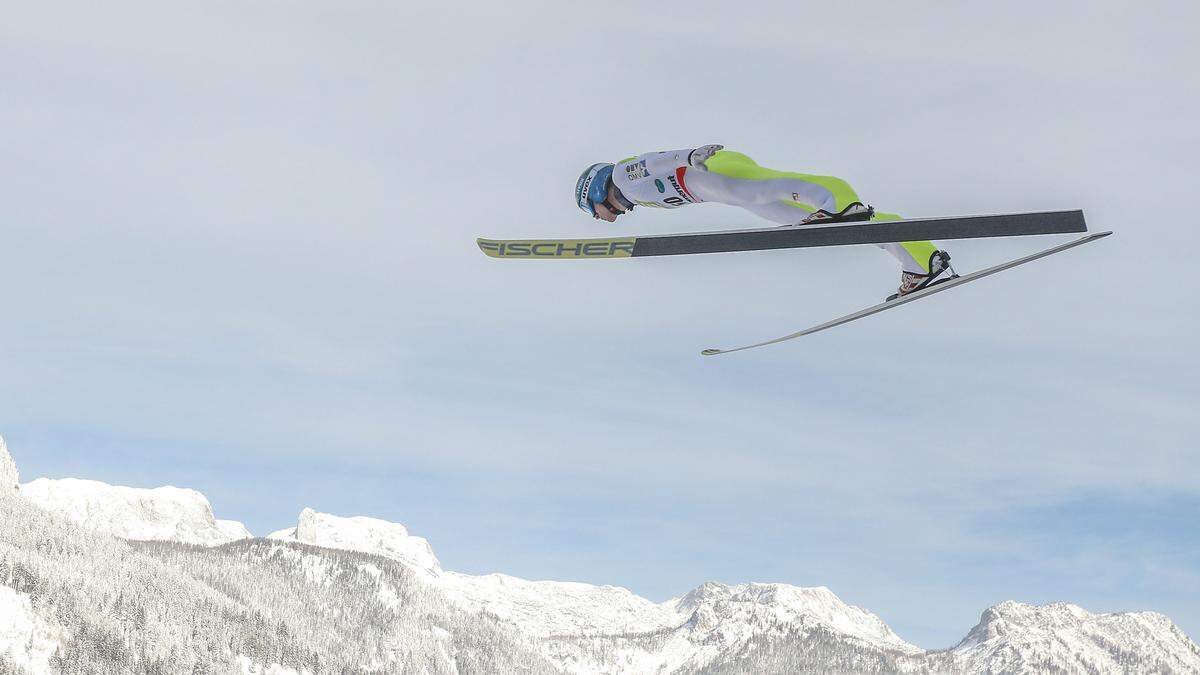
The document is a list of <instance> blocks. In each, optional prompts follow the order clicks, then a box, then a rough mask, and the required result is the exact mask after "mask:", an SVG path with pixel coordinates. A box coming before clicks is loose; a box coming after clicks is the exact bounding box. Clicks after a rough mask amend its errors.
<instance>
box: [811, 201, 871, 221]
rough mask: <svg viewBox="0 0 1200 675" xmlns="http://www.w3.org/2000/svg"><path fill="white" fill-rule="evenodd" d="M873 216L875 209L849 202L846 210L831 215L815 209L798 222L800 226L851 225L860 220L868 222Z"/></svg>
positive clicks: (860, 203) (823, 210)
mask: <svg viewBox="0 0 1200 675" xmlns="http://www.w3.org/2000/svg"><path fill="white" fill-rule="evenodd" d="M874 215H875V207H873V206H867V205H866V204H863V203H862V202H851V203H850V204H849V205H847V206H846V208H844V209H842V210H841V211H838V212H837V213H831V212H829V211H826V210H825V209H817V210H816V211H813V212H812V213H810V214H808V217H807V218H805V219H804V220H802V221H800V223H799V224H800V225H814V224H819V225H825V224H830V223H853V222H858V221H862V220H870V219H871V218H872V217H874Z"/></svg>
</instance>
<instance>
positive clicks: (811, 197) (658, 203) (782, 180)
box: [612, 148, 937, 274]
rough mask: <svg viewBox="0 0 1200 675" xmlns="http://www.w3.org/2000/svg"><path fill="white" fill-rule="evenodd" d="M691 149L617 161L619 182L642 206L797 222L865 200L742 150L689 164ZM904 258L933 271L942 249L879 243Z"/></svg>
mask: <svg viewBox="0 0 1200 675" xmlns="http://www.w3.org/2000/svg"><path fill="white" fill-rule="evenodd" d="M691 153H692V150H691V149H690V148H688V149H684V150H674V151H671V152H651V153H647V154H645V155H639V156H637V157H630V158H628V159H623V160H621V161H620V162H617V164H616V166H615V167H613V174H612V178H613V183H614V184H615V185H616V186H617V187H618V188H619V189H620V190H621V192H622V194H624V195H625V198H626V199H628V200H629V201H631V202H633V203H634V204H638V205H640V206H650V207H656V208H668V209H670V208H677V207H680V206H687V205H688V204H699V203H701V202H716V203H718V204H729V205H731V206H739V207H741V208H743V209H746V210H747V211H750V212H751V213H754V214H755V215H757V216H760V217H762V218H765V219H767V220H770V221H772V222H776V223H781V224H784V225H795V224H797V223H799V222H800V221H801V220H804V218H805V217H806V216H808V215H809V214H810V213H812V212H814V211H816V210H817V209H825V210H826V211H829V212H831V213H837V212H838V211H841V210H842V209H844V208H845V207H846V206H848V205H849V204H851V203H853V202H857V201H861V200H860V199H859V198H858V195H857V194H856V193H855V192H854V188H851V187H850V185H849V184H847V183H846V181H844V180H842V179H840V178H834V177H833V176H814V175H809V174H803V173H792V172H790V171H776V170H774V169H768V168H766V167H762V166H759V165H758V164H757V163H755V161H754V160H753V159H750V158H749V157H747V156H746V155H743V154H742V153H740V152H733V151H731V150H719V151H717V153H716V154H714V155H713V156H712V157H710V158H709V159H708V160H707V161H705V162H704V167H705V168H707V170H705V169H704V168H701V167H698V166H697V167H693V166H689V165H688V157H689V156H690V155H691ZM899 218H900V216H898V215H895V214H891V213H876V214H875V218H874V219H875V220H898V219H899ZM879 247H880V248H882V249H884V250H885V251H887V252H888V253H891V254H892V256H894V257H895V258H896V259H897V260H899V261H900V267H901V268H902V269H903V270H904V271H905V272H914V273H916V274H928V273H929V257H930V256H931V255H932V254H933V252H934V251H936V250H937V247H936V246H934V244H933V243H932V242H928V241H910V242H904V243H898V244H879Z"/></svg>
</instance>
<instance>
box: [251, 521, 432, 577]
mask: <svg viewBox="0 0 1200 675" xmlns="http://www.w3.org/2000/svg"><path fill="white" fill-rule="evenodd" d="M267 538H268V539H278V540H282V541H298V542H300V543H302V544H311V545H313V546H321V547H324V548H336V549H341V550H343V551H359V552H361V553H372V554H374V555H381V556H383V557H385V558H391V559H392V560H396V561H398V562H402V563H404V564H405V565H409V566H411V567H413V568H414V569H416V570H418V571H420V572H423V573H425V574H427V575H429V576H431V577H436V576H439V575H440V574H441V573H442V565H441V563H439V562H438V559H437V556H435V555H434V554H433V549H432V548H431V547H430V546H429V542H427V541H425V540H424V539H422V538H421V537H413V536H410V535H409V534H408V530H407V529H405V527H404V526H403V525H401V524H399V523H390V522H388V521H386V520H379V519H378V518H366V517H363V516H356V517H352V518H341V517H339V516H331V515H329V514H327V513H317V512H316V511H313V510H312V509H307V508H306V509H304V510H303V511H301V512H300V522H299V523H297V525H296V527H294V528H291V529H287V530H279V531H277V532H272V533H271V534H269V535H267Z"/></svg>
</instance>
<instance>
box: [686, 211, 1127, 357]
mask: <svg viewBox="0 0 1200 675" xmlns="http://www.w3.org/2000/svg"><path fill="white" fill-rule="evenodd" d="M1110 234H1112V232H1096V233H1094V234H1089V235H1087V236H1086V237H1081V238H1079V239H1076V240H1074V241H1069V242H1067V243H1065V244H1060V245H1058V246H1054V247H1052V248H1048V249H1046V250H1044V251H1038V252H1037V253H1032V254H1030V255H1027V256H1025V257H1023V258H1016V259H1014V260H1010V261H1008V262H1005V263H1001V264H999V265H996V266H994V267H988V268H987V269H982V270H979V271H978V272H972V273H971V274H966V275H963V276H960V277H953V278H951V279H950V280H948V281H945V282H942V283H940V284H936V285H931V286H928V287H926V288H923V289H921V290H919V291H913V292H912V293H909V294H908V295H904V296H901V297H899V298H896V299H895V300H888V301H886V302H881V303H879V304H878V305H874V306H872V307H868V308H866V309H862V310H859V311H857V312H854V313H853V314H847V315H846V316H843V317H840V318H837V319H834V320H832V321H826V322H825V323H822V324H818V325H816V326H813V327H812V328H806V329H805V330H802V331H800V332H798V333H792V334H790V335H784V336H783V337H778V338H775V339H774V340H767V341H766V342H758V343H755V344H752V345H746V346H744V347H733V348H730V349H705V350H703V351H702V352H700V353H701V354H702V355H704V356H715V355H717V354H729V353H730V352H740V351H743V350H746V349H754V348H755V347H765V346H767V345H773V344H776V343H779V342H785V341H787V340H792V339H795V338H798V337H803V336H805V335H812V334H813V333H818V332H820V331H823V330H825V329H827V328H833V327H834V326H840V325H842V324H845V323H850V322H851V321H856V320H858V319H861V318H863V317H866V316H871V315H872V314H878V313H880V312H883V311H886V310H889V309H891V308H893V307H899V306H900V305H903V304H905V303H909V302H912V301H913V300H920V299H921V298H926V297H929V296H931V295H933V294H934V293H940V292H942V291H948V290H950V289H951V288H954V287H956V286H961V285H963V284H965V283H968V282H971V281H975V280H976V279H982V278H984V277H986V276H991V275H993V274H995V273H997V272H1003V271H1004V270H1007V269H1012V268H1013V267H1016V266H1018V265H1024V264H1025V263H1027V262H1031V261H1033V260H1037V259H1038V258H1045V257H1046V256H1049V255H1054V254H1055V253H1060V252H1062V251H1065V250H1067V249H1069V248H1075V247H1076V246H1081V245H1083V244H1086V243H1088V242H1090V241H1095V240H1097V239H1100V238H1102V237H1107V236H1108V235H1110Z"/></svg>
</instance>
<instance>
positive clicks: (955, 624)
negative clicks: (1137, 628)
mask: <svg viewBox="0 0 1200 675" xmlns="http://www.w3.org/2000/svg"><path fill="white" fill-rule="evenodd" d="M845 4H846V3H827V4H826V6H822V7H813V6H801V5H799V4H797V3H787V2H778V3H757V4H746V3H740V4H733V3H720V2H700V3H689V4H687V5H662V6H658V5H653V4H649V5H648V4H647V3H613V4H610V5H606V6H600V5H584V4H582V3H563V2H550V1H547V2H524V3H516V4H515V5H513V6H511V7H509V6H500V5H492V4H483V3H479V4H476V3H440V4H438V5H436V6H432V5H431V6H428V7H423V8H419V9H414V8H412V7H408V6H403V5H401V4H399V3H390V4H389V3H340V6H339V7H337V8H329V7H322V6H321V5H317V4H313V3H259V4H257V5H252V6H250V7H252V8H248V5H247V3H232V2H228V3H206V4H205V5H203V6H196V7H195V8H193V9H182V8H180V7H178V6H172V7H164V6H162V5H161V3H150V2H145V3H127V2H119V3H109V4H106V5H105V7H104V8H103V9H99V8H86V7H80V6H77V5H75V4H70V5H62V6H58V5H56V4H53V3H38V5H37V6H36V7H34V6H32V5H28V4H26V5H23V6H21V7H14V8H10V9H9V11H7V12H6V19H5V21H4V22H3V24H2V25H0V82H3V83H4V87H3V89H4V94H3V96H2V97H0V128H2V129H3V132H0V266H2V269H3V283H2V284H0V307H2V311H3V314H2V316H3V326H4V329H3V330H0V369H2V370H0V379H2V381H3V382H4V386H3V387H0V434H3V435H4V436H5V437H6V438H7V440H8V441H9V445H10V447H11V448H12V450H13V453H14V455H15V457H16V459H17V462H18V465H19V466H20V468H21V470H22V475H23V476H24V478H25V479H26V480H28V479H30V478H33V477H36V476H42V475H45V476H51V477H64V476H79V477H88V478H95V479H100V480H105V481H108V482H112V483H117V484H123V485H137V486H155V485H162V484H167V483H170V484H176V485H183V486H188V487H195V488H198V489H200V490H202V491H203V492H205V493H206V494H207V495H208V496H209V498H210V499H211V500H212V502H213V504H214V507H215V509H216V511H217V514H218V516H219V517H224V518H235V519H238V520H242V521H244V522H245V523H246V524H247V525H248V526H249V527H250V528H251V529H252V530H253V531H254V532H256V533H258V534H265V533H266V532H268V531H270V530H273V529H278V528H282V527H286V526H288V525H289V524H291V523H293V522H294V520H295V518H296V514H297V513H298V512H299V511H300V509H301V508H303V507H304V506H311V507H313V508H316V509H318V510H322V511H327V512H331V513H338V514H342V515H355V514H360V515H371V516H376V517H381V518H387V519H390V520H395V521H398V522H403V523H405V524H406V525H408V526H409V528H410V529H411V530H412V531H413V532H414V533H415V534H419V535H421V536H425V537H427V538H428V539H429V540H430V542H431V543H432V544H433V546H434V549H435V550H436V551H437V553H438V555H439V556H440V557H441V559H442V561H443V563H444V564H445V566H446V567H448V568H450V569H455V570H459V571H464V572H487V571H504V572H507V573H510V574H515V575H518V576H523V577H528V578H551V579H566V580H577V581H589V582H594V583H610V584H618V585H623V586H627V587H629V588H631V589H632V590H634V591H635V592H638V593H641V594H643V595H646V596H648V597H651V598H654V599H657V600H662V599H666V598H667V597H670V596H672V595H678V594H681V593H684V592H686V591H687V590H688V589H690V588H691V587H692V586H694V585H696V584H698V583H700V582H703V581H706V580H719V581H725V582H729V583H736V582H744V581H781V582H787V583H793V584H800V585H825V586H828V587H830V588H831V589H832V590H833V591H834V592H836V593H837V594H838V595H840V596H841V597H842V598H843V599H845V600H847V601H849V602H852V603H854V604H858V605H861V606H863V607H866V608H868V609H870V610H872V611H874V612H877V613H878V614H880V615H881V616H882V617H883V618H884V619H885V620H886V621H888V623H889V624H890V625H891V626H892V627H893V628H894V629H895V630H896V631H897V632H898V633H900V635H901V636H903V637H904V638H906V639H908V640H910V641H913V642H916V643H917V644H920V645H922V646H926V647H945V646H948V645H950V644H951V643H953V642H954V641H956V640H957V639H959V638H960V637H962V635H964V634H965V633H966V631H967V630H968V629H969V628H970V627H971V626H972V625H973V624H974V623H975V622H976V621H977V619H978V615H979V612H981V611H982V610H983V609H984V608H985V607H987V606H988V605H991V604H994V603H996V602H999V601H1001V600H1005V599H1015V600H1021V601H1025V602H1036V603H1041V602H1048V601H1056V600H1066V601H1071V602H1075V603H1078V604H1080V605H1082V606H1084V607H1086V608H1087V609H1090V610H1093V611H1122V610H1155V611H1160V612H1163V613H1165V614H1167V615H1169V616H1171V617H1172V618H1173V619H1175V620H1176V621H1177V622H1178V623H1179V624H1180V625H1181V627H1183V628H1184V630H1186V631H1187V632H1188V633H1189V634H1190V635H1192V636H1193V637H1195V636H1197V635H1198V634H1200V610H1198V609H1197V608H1198V607H1200V543H1198V542H1197V528H1196V526H1195V523H1196V522H1197V521H1198V520H1200V456H1198V452H1197V450H1198V448H1197V446H1198V445H1200V443H1198V438H1197V436H1198V434H1197V424H1196V412H1195V411H1196V409H1197V404H1198V403H1200V385H1198V384H1197V374H1198V373H1200V367H1198V364H1197V357H1196V355H1195V351H1194V350H1195V345H1196V344H1197V342H1198V338H1200V335H1198V333H1200V330H1198V325H1197V319H1196V313H1195V312H1194V309H1193V308H1194V304H1195V299H1196V297H1197V294H1198V292H1200V284H1198V283H1197V282H1196V275H1195V271H1194V270H1195V261H1194V258H1193V257H1192V251H1193V250H1194V249H1195V248H1196V246H1197V244H1200V236H1198V235H1197V234H1196V231H1197V229H1196V226H1195V224H1194V223H1192V222H1191V221H1190V220H1189V214H1190V212H1191V211H1192V207H1191V206H1190V205H1189V204H1190V201H1191V199H1192V198H1193V196H1194V195H1195V191H1196V188H1195V186H1196V182H1197V172H1196V170H1195V168H1194V162H1195V157H1196V156H1198V155H1200V130H1198V128H1197V126H1196V124H1195V111H1196V109H1197V106H1198V105H1200V92H1198V91H1197V89H1198V88H1197V84H1196V82H1197V80H1196V78H1195V77H1194V76H1193V74H1192V73H1191V68H1193V67H1194V64H1196V63H1200V48H1197V47H1196V46H1194V41H1193V40H1192V35H1191V30H1192V27H1193V26H1194V25H1195V24H1196V22H1197V21H1198V20H1200V11H1197V9H1196V7H1195V4H1194V3H1185V2H1176V3H1150V4H1146V3H1141V4H1138V5H1137V6H1136V7H1135V6H1133V5H1126V4H1109V3H1096V2H1089V3H1083V2H1080V3H1054V4H1047V3H1033V2H1028V3H1025V2H1013V3H1003V4H997V5H984V4H978V3H940V2H939V3H932V2H918V3H890V2H871V3H866V2H864V3H854V6H853V7H845V6H844V5H845ZM704 143H723V144H725V145H727V146H729V147H731V148H736V149H739V150H742V151H744V152H746V153H748V154H750V155H751V156H753V157H755V158H756V159H758V160H759V161H760V162H761V163H763V164H764V165H767V166H772V167H776V168H782V169H792V170H800V171H809V172H815V173H830V174H834V175H839V176H843V177H845V178H847V179H849V180H850V181H851V182H852V183H853V184H854V185H855V186H856V187H857V188H858V190H859V192H860V193H861V194H862V195H864V196H865V197H866V198H867V199H868V200H869V201H871V202H872V203H874V204H875V205H877V206H879V207H880V208H883V209H885V210H889V211H897V212H900V213H905V214H909V215H948V214H960V213H989V212H1002V211H1029V210H1038V209H1059V208H1076V207H1078V208H1083V209H1085V211H1086V213H1087V216H1088V219H1089V222H1090V224H1091V226H1092V228H1093V229H1113V230H1116V232H1117V234H1116V235H1115V236H1113V237H1111V238H1110V239H1107V240H1104V241H1102V242H1099V243H1096V244H1091V245H1089V246H1087V247H1084V248H1082V249H1078V250H1074V251H1071V252H1069V253H1065V254H1062V255H1060V256H1056V257H1054V258H1053V259H1050V260H1045V261H1040V262H1037V263H1034V264H1032V265H1030V266H1028V267H1024V268H1021V269H1020V270H1016V271H1013V272H1011V273H1006V274H1005V275H1004V276H1002V277H996V278H992V279H989V280H985V281H981V282H979V283H977V284H972V285H971V286H968V287H964V288H963V289H961V290H956V291H954V292H952V293H946V294H942V295H939V296H937V297H936V298H934V299H930V300H929V301H923V302H920V303H916V304H913V305H910V306H907V307H905V308H904V309H901V310H897V311H894V312H890V313H888V314H885V315H881V316H878V317H874V318H871V319H868V320H864V321H862V322H859V323H856V324H854V325H852V326H846V327H843V328H839V329H837V330H834V331H830V332H827V333H824V334H821V335H817V336H813V337H811V338H805V339H803V340H800V341H796V342H792V343H789V344H786V345H781V346H778V347H775V348H770V349H764V350H759V351H756V352H748V353H744V354H736V355H729V356H726V357H720V358H716V359H702V358H700V357H699V356H697V352H698V351H699V349H700V348H702V347H708V346H722V345H729V344H736V343H740V342H744V341H749V340H758V339H762V338H767V337H773V336H775V335H778V334H782V333H787V332H791V331H793V330H797V329H799V328H802V327H804V326H806V325H809V324H812V323H816V322H819V321H823V320H825V319H828V318H831V317H832V316H836V315H839V314H842V313H845V312H847V311H851V310H854V309H858V308H859V307H861V306H864V305H866V304H870V303H873V302H875V301H877V300H878V299H880V298H882V297H883V296H884V295H886V294H887V293H889V292H891V290H892V288H893V287H894V286H895V284H896V282H897V281H898V276H899V275H898V274H897V271H896V269H895V267H894V263H893V262H892V261H891V260H890V259H889V258H888V257H887V256H886V255H885V254H884V253H882V252H880V251H878V250H877V249H874V248H872V247H853V248H836V249H824V250H806V251H777V252H766V253H751V254H738V255H718V256H696V257H679V258H671V259H648V260H624V261H589V262H582V261H581V262H579V263H574V264H572V263H565V264H564V263H544V264H538V263H528V262H525V263H522V262H518V261H495V260H490V259H487V258H485V257H483V256H482V255H481V254H480V253H479V252H478V250H477V249H476V248H475V245H474V238H475V237H476V236H479V235H484V236H496V237H508V236H520V237H523V236H538V235H564V236H588V235H594V234H598V233H609V232H621V233H654V232H670V231H694V230H702V229H709V228H732V227H745V226H750V225H753V224H754V221H753V219H752V218H751V217H750V216H749V215H748V214H743V213H740V212H738V211H736V210H734V209H730V208H726V207H722V206H712V205H707V206H701V207H694V208H689V209H686V210H683V211H675V212H669V213H668V212H647V211H639V212H637V213H636V214H634V216H632V217H630V218H627V219H622V221H621V222H620V223H619V224H618V225H615V226H605V225H601V224H600V223H597V222H595V221H592V220H591V219H589V218H587V217H584V216H583V215H582V214H580V213H579V212H578V211H577V210H576V209H575V207H574V206H573V204H572V201H571V198H570V195H569V192H570V190H571V188H572V187H573V186H574V181H575V178H576V177H577V176H578V174H579V171H581V170H582V169H583V167H585V166H586V165H588V164H590V163H591V162H594V161H602V160H605V159H607V160H615V159H617V158H619V157H623V156H627V155H630V154H635V153H638V152H646V151H650V150H665V149H672V148H678V147H685V146H694V145H699V144H704ZM1064 240H1066V237H1044V238H1024V239H1012V240H996V241H982V240H972V241H965V242H951V243H950V244H949V245H948V248H949V250H950V251H951V252H952V253H953V254H954V255H955V262H956V264H957V266H958V267H959V269H960V271H961V270H964V269H967V270H969V269H975V268H978V267H982V266H985V265H987V264H991V263H994V262H998V261H1000V260H1003V259H1005V258H1008V257H1013V256H1015V255H1019V254H1022V253H1025V252H1029V251H1032V250H1035V249H1037V248H1040V247H1044V246H1047V245H1050V244H1051V243H1056V242H1058V241H1064Z"/></svg>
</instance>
